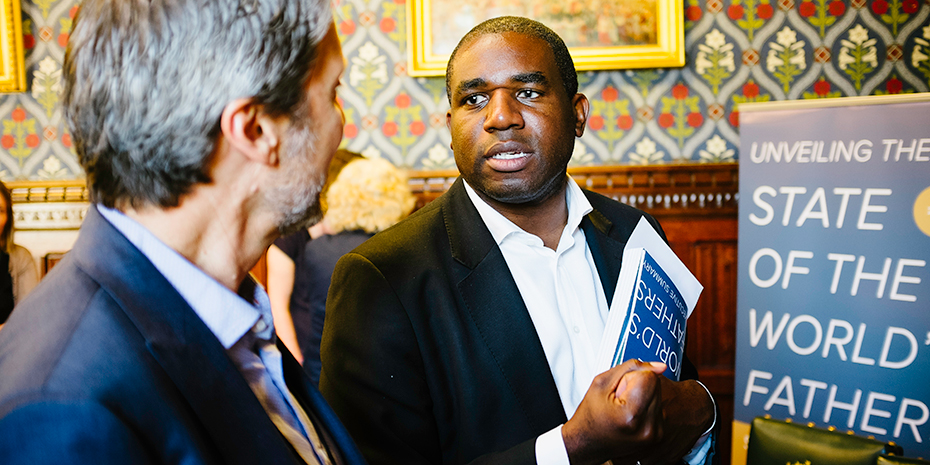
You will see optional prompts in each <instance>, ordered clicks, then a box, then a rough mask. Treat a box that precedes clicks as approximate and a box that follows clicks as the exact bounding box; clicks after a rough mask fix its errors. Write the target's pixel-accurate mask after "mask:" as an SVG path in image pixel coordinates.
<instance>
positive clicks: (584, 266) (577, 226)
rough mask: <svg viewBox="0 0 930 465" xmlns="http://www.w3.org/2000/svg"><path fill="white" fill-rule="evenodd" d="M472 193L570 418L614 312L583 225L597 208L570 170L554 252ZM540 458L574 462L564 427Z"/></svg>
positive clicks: (539, 448) (700, 457)
mask: <svg viewBox="0 0 930 465" xmlns="http://www.w3.org/2000/svg"><path fill="white" fill-rule="evenodd" d="M465 192H466V193H467V194H468V197H469V199H471V201H472V203H473V204H474V205H475V208H476V209H477V210H478V214H479V215H480V216H481V219H482V221H484V224H485V225H486V226H487V227H488V230H489V231H490V232H491V236H492V237H493V238H494V241H495V242H497V245H498V247H500V249H501V252H502V253H503V255H504V261H506V262H507V267H508V268H509V269H510V273H511V275H513V279H514V281H515V282H516V283H517V289H519V291H520V296H521V297H522V298H523V302H524V303H525V304H526V308H527V311H528V312H529V314H530V319H531V320H532V321H533V325H534V326H535V328H536V333H537V335H538V336H539V341H540V343H542V347H543V352H545V354H546V361H547V362H548V363H549V369H550V371H551V372H552V377H553V379H554V380H555V384H556V388H557V389H558V392H559V398H560V399H561V401H562V408H563V409H564V410H565V416H566V417H567V418H571V417H572V415H573V414H574V413H575V410H576V409H577V408H578V405H579V404H580V403H581V400H582V399H583V398H584V395H585V393H586V392H587V391H588V388H589V387H590V386H591V381H593V379H594V376H596V375H597V374H599V373H596V372H595V371H596V370H595V368H594V362H595V360H596V359H597V357H596V354H597V350H598V347H599V345H600V342H601V336H602V335H603V333H604V325H605V322H606V321H607V311H608V310H609V306H608V305H607V298H606V297H605V295H604V290H603V288H602V286H601V280H600V277H599V275H598V272H597V267H596V266H595V264H594V257H593V256H592V255H591V251H590V249H589V248H588V243H587V241H586V240H585V235H584V231H582V230H581V220H582V218H584V216H585V215H587V214H588V213H590V212H591V211H592V210H593V207H591V203H590V202H588V199H587V197H585V195H584V193H583V192H582V191H581V188H580V187H578V184H577V183H575V181H574V180H573V179H572V178H571V177H570V176H568V188H567V189H566V192H565V200H566V204H567V206H568V220H567V221H566V224H565V228H564V229H563V230H562V235H561V237H560V238H559V244H558V246H557V247H556V250H552V249H550V248H548V247H546V246H545V245H544V244H543V241H542V239H540V238H539V237H537V236H535V235H533V234H530V233H528V232H526V231H524V230H523V229H520V227H519V226H517V225H515V224H514V223H513V222H511V221H510V220H508V219H507V218H505V217H504V216H503V215H501V214H500V213H499V212H498V211H497V210H495V209H494V208H493V207H491V206H490V205H488V204H487V203H486V202H485V201H484V200H482V199H481V197H479V196H478V194H477V193H476V192H475V190H474V189H473V188H472V187H471V186H469V185H468V183H467V182H466V183H465ZM708 395H709V393H708ZM707 436H708V434H705V436H704V437H703V438H702V439H701V440H699V441H698V443H697V444H698V445H697V446H695V448H694V449H693V450H692V451H691V453H689V454H688V456H687V457H686V459H688V462H689V463H692V464H698V463H703V461H704V457H705V456H706V455H707V451H708V450H709V448H710V441H707V440H706V439H707ZM536 462H537V464H539V465H548V464H553V465H555V464H559V465H568V463H569V461H568V452H567V451H566V449H565V444H564V442H563V440H562V426H561V425H560V426H558V427H556V428H554V429H553V430H551V431H549V432H547V433H545V434H543V435H541V436H539V437H538V438H537V440H536Z"/></svg>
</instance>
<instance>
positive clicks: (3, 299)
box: [0, 183, 39, 328]
mask: <svg viewBox="0 0 930 465" xmlns="http://www.w3.org/2000/svg"><path fill="white" fill-rule="evenodd" d="M0 194H3V195H0V225H2V226H0V250H2V251H3V253H4V254H5V255H6V256H5V257H0V270H8V272H9V276H8V277H7V276H0V328H2V327H3V323H4V322H5V321H6V319H7V317H9V316H10V312H11V311H12V310H13V307H14V306H15V305H16V304H18V303H19V302H22V300H23V298H25V297H26V294H29V291H31V290H32V288H34V287H36V284H38V282H39V272H38V270H37V269H36V263H35V260H34V259H33V258H32V254H31V253H29V250H27V249H26V248H25V247H23V246H21V245H17V244H16V243H14V242H13V227H14V226H13V198H12V197H11V195H10V189H9V188H7V187H6V185H5V184H3V183H0ZM4 262H6V264H5V263H4ZM4 265H7V266H4ZM3 274H4V273H2V272H0V275H3ZM7 280H9V281H7ZM10 297H12V300H10Z"/></svg>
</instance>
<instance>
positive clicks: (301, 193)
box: [268, 125, 327, 235]
mask: <svg viewBox="0 0 930 465" xmlns="http://www.w3.org/2000/svg"><path fill="white" fill-rule="evenodd" d="M316 142H317V141H316V137H314V135H313V132H312V131H311V130H310V127H309V125H293V126H291V127H290V128H289V129H288V134H287V142H286V146H285V148H284V154H283V155H284V156H283V157H282V159H281V164H282V166H281V173H282V176H281V178H280V179H281V182H280V183H279V184H278V185H277V186H276V187H274V188H273V189H272V190H271V191H270V192H269V193H268V202H269V204H270V205H271V207H272V208H273V209H274V210H276V211H277V212H278V214H279V220H278V232H279V233H280V234H281V235H287V234H291V233H294V232H297V231H299V230H301V229H305V228H309V227H310V226H312V225H314V224H316V223H318V222H319V221H320V220H321V219H322V217H323V212H322V210H321V208H320V192H322V190H323V185H324V184H325V183H326V170H327V167H326V166H324V167H323V168H322V169H316V167H315V166H314V164H313V161H315V158H316V157H314V156H307V154H308V153H313V148H314V147H315V146H316V145H317V144H316Z"/></svg>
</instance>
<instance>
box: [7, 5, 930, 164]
mask: <svg viewBox="0 0 930 465" xmlns="http://www.w3.org/2000/svg"><path fill="white" fill-rule="evenodd" d="M22 1H23V4H22V10H23V29H24V31H25V37H24V39H25V41H24V42H25V47H26V64H27V68H28V70H27V79H26V80H27V83H28V87H29V90H28V91H27V92H26V93H22V94H9V95H2V96H0V122H2V134H0V179H3V180H10V179H71V178H80V177H83V173H82V171H81V168H80V166H79V165H78V163H77V159H76V157H75V156H74V154H73V152H72V149H71V139H70V136H69V134H68V133H67V131H66V128H65V125H64V123H63V120H62V113H61V108H60V106H59V92H60V90H61V63H62V58H63V56H64V50H65V45H66V43H67V40H68V32H69V31H70V29H71V22H72V18H73V17H74V13H75V12H76V8H77V7H76V5H78V2H77V1H74V0H22ZM335 1H336V3H335V16H336V22H337V26H338V30H339V32H340V35H341V38H342V40H343V51H344V53H345V55H346V58H347V59H348V67H347V70H346V75H345V76H344V78H343V81H344V85H343V86H342V87H341V89H340V97H341V99H342V103H343V106H344V107H345V114H346V127H345V139H344V141H343V146H344V147H346V148H348V149H350V150H354V151H358V152H362V153H364V154H366V155H368V156H381V157H385V158H387V159H389V160H391V161H392V162H393V163H395V164H397V165H399V166H404V167H409V168H414V169H448V168H454V166H455V165H454V162H453V160H452V154H451V151H450V149H449V133H448V130H447V129H446V127H445V112H446V110H447V109H448V103H447V102H446V97H445V86H444V82H443V80H442V78H411V77H409V76H407V73H406V66H407V64H406V47H407V44H406V32H405V31H406V14H405V11H406V10H405V4H404V0H367V1H366V0H335ZM683 1H684V2H685V4H684V8H685V44H686V56H687V65H686V66H685V67H684V68H681V69H648V70H633V71H597V72H584V73H580V74H579V83H580V85H581V90H582V92H584V93H585V94H586V95H587V96H588V98H589V99H590V100H591V104H592V105H591V116H590V119H589V121H588V128H587V130H586V132H585V135H584V137H582V138H581V139H580V140H578V141H577V142H576V146H575V155H574V157H573V159H572V163H573V164H576V165H605V164H617V163H634V164H657V163H666V162H676V161H690V162H716V161H733V160H736V159H737V152H738V148H739V114H738V112H737V111H736V109H735V106H736V104H738V103H742V102H764V101H770V100H796V99H814V98H832V97H843V96H854V95H879V94H896V93H910V92H927V91H928V90H930V0H851V1H841V0H832V1H831V0H804V1H800V2H799V1H796V0H683Z"/></svg>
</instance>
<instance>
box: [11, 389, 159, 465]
mask: <svg viewBox="0 0 930 465" xmlns="http://www.w3.org/2000/svg"><path fill="white" fill-rule="evenodd" d="M146 452H147V448H146V447H145V445H144V444H143V443H142V442H141V441H140V440H139V438H138V437H137V436H136V435H135V434H134V433H133V431H132V430H131V429H130V428H129V426H128V425H126V424H125V423H124V422H122V421H121V420H120V419H119V418H118V417H117V416H116V415H114V414H113V412H111V411H109V410H108V409H106V408H105V407H103V406H102V405H100V404H97V403H92V402H86V401H82V402H65V401H43V402H36V403H32V404H26V405H23V406H20V407H18V408H16V409H15V410H13V411H12V412H10V413H8V414H6V415H5V416H3V418H2V419H0V463H3V464H6V465H16V464H29V465H40V464H50V465H51V464H56V465H57V464H61V463H94V464H111V463H112V464H120V463H132V464H140V465H144V464H150V463H155V460H154V458H153V457H151V456H149V455H148V454H147V453H146Z"/></svg>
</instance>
